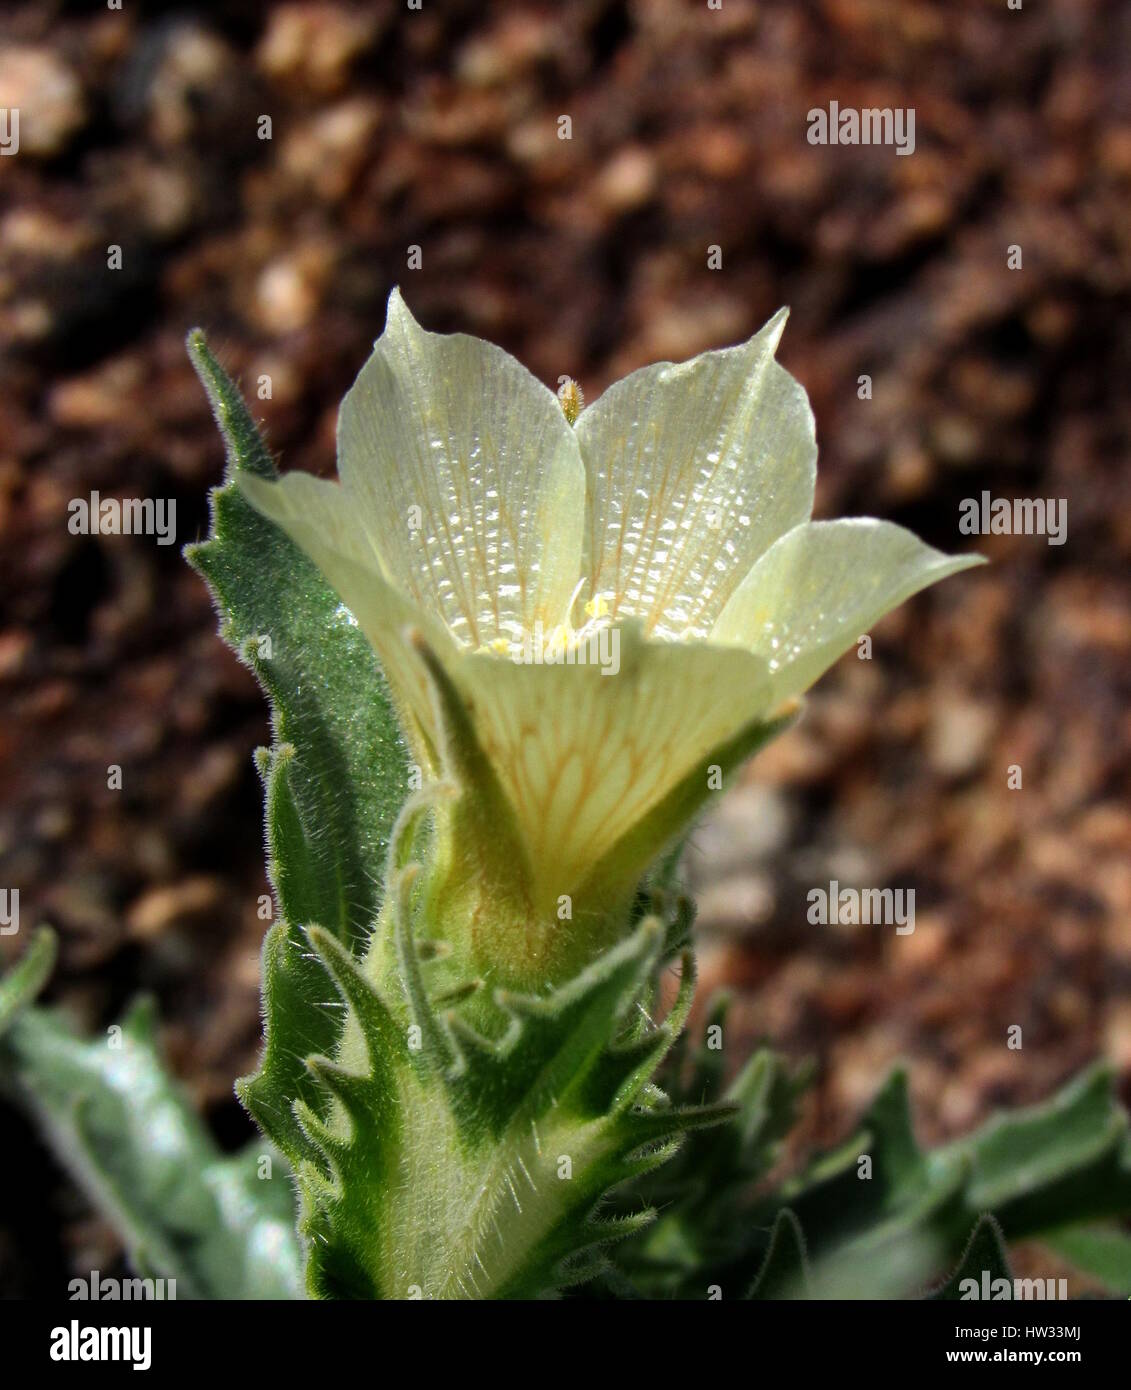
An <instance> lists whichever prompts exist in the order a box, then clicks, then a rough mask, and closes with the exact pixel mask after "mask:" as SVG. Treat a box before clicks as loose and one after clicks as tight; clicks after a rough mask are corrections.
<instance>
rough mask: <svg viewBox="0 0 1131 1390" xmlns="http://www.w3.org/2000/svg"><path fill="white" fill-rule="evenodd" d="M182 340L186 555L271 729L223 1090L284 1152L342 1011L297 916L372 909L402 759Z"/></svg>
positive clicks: (240, 405)
mask: <svg viewBox="0 0 1131 1390" xmlns="http://www.w3.org/2000/svg"><path fill="white" fill-rule="evenodd" d="M188 351H189V356H190V357H191V359H192V362H193V366H194V367H195V368H196V371H197V374H198V375H199V377H200V379H201V381H202V383H203V384H204V388H205V390H206V391H207V393H208V397H209V400H210V401H211V403H212V406H213V410H214V412H215V415H216V421H217V423H218V425H219V426H220V430H221V432H222V434H223V436H224V439H225V442H226V445H227V450H228V467H227V475H226V480H225V484H224V486H223V487H221V488H218V489H216V490H215V491H214V492H213V494H212V527H211V532H210V535H209V538H208V540H207V541H205V542H204V543H202V544H200V545H196V546H190V547H189V548H188V549H187V551H186V554H187V557H188V559H189V561H190V563H191V564H192V565H193V566H194V567H195V568H196V569H197V570H199V571H200V573H201V574H202V575H203V576H204V577H205V579H206V580H207V581H208V584H209V586H210V588H211V590H212V593H213V596H214V598H215V600H216V604H217V608H218V609H219V612H220V618H221V630H222V632H223V634H224V637H225V638H226V640H227V641H228V642H229V643H230V644H231V645H232V647H233V648H234V649H235V650H236V652H237V654H238V655H239V656H240V658H241V659H242V660H243V661H244V662H245V663H246V664H248V665H249V666H251V668H252V670H253V671H254V672H255V674H256V676H257V677H258V679H259V681H260V683H261V685H262V686H263V688H264V690H265V692H266V693H267V695H268V698H269V700H270V703H271V714H272V728H273V747H272V749H271V750H270V751H269V752H268V751H266V750H261V751H260V754H259V755H258V759H257V761H258V765H259V767H260V771H261V773H262V774H263V778H264V784H265V802H266V826H267V845H268V872H269V874H270V878H271V882H272V885H273V887H274V889H275V895H276V898H277V900H278V904H279V909H280V913H281V916H282V921H280V922H278V923H276V924H275V925H274V926H273V927H272V928H271V930H270V931H269V932H268V934H267V939H266V941H265V942H264V948H263V996H264V1015H265V1027H266V1035H267V1037H266V1046H265V1050H264V1054H263V1057H262V1058H261V1064H260V1069H259V1071H258V1072H257V1073H256V1075H255V1076H253V1077H248V1078H245V1079H244V1080H243V1081H242V1082H241V1083H240V1084H239V1086H238V1092H239V1095H240V1097H241V1099H242V1100H243V1102H244V1104H245V1105H246V1106H247V1108H248V1109H249V1110H250V1112H251V1114H252V1115H253V1116H254V1117H255V1119H256V1121H257V1122H258V1123H259V1124H260V1126H261V1127H262V1128H263V1129H264V1130H265V1131H266V1132H267V1133H268V1134H269V1135H270V1136H271V1138H272V1139H274V1141H275V1142H276V1143H277V1144H278V1145H279V1146H280V1148H282V1149H283V1150H284V1152H285V1153H287V1154H288V1156H289V1157H290V1158H291V1160H292V1161H293V1162H296V1163H297V1162H298V1161H300V1160H302V1159H304V1158H307V1159H308V1158H310V1156H311V1149H310V1145H309V1142H308V1141H307V1140H306V1139H305V1137H304V1136H303V1133H302V1130H301V1127H300V1126H299V1124H298V1122H297V1120H296V1119H295V1116H294V1112H293V1105H294V1103H295V1101H296V1100H298V1101H303V1102H305V1103H306V1104H308V1105H313V1104H315V1103H316V1102H317V1100H318V1098H319V1096H320V1095H321V1092H320V1089H319V1088H318V1087H317V1085H316V1083H315V1082H314V1080H313V1078H312V1077H311V1076H310V1074H309V1072H308V1071H307V1069H306V1067H305V1064H304V1059H305V1058H306V1057H307V1056H309V1055H311V1054H313V1053H330V1052H331V1051H332V1050H333V1047H334V1044H335V1042H336V1040H337V1038H338V1037H339V1035H340V1032H341V1028H342V1018H343V1013H342V1009H341V1006H340V1005H339V1004H337V1003H336V1002H335V995H334V990H333V987H332V985H331V983H330V981H329V978H328V977H327V975H326V972H325V970H324V968H323V967H322V965H321V964H320V963H319V961H318V960H317V958H316V956H315V955H314V953H313V952H312V951H311V949H310V946H309V944H308V943H307V941H306V938H305V936H304V934H303V930H302V929H303V928H305V927H308V926H311V925H315V924H317V925H318V926H320V927H322V928H323V929H324V930H326V931H328V932H331V933H332V934H333V935H334V936H335V937H337V938H338V939H339V940H340V941H342V942H344V943H345V944H347V945H348V946H349V947H350V948H351V949H358V948H359V947H360V946H361V944H362V943H363V942H364V941H365V939H366V938H367V936H368V933H369V931H370V929H371V928H372V925H373V924H374V922H375V921H376V920H377V917H378V913H379V911H380V907H381V884H380V879H379V873H380V869H381V868H382V867H383V865H384V863H385V858H386V854H387V850H388V844H389V837H390V834H391V831H392V827H393V823H394V821H395V820H396V816H397V814H398V812H399V810H400V807H401V805H402V803H403V801H404V799H405V797H406V794H407V790H408V761H407V754H406V750H405V745H404V742H403V740H402V737H401V734H400V730H399V728H398V725H397V720H396V716H395V713H394V710H393V708H392V705H391V702H390V699H389V695H388V689H387V686H386V683H385V680H384V677H383V676H382V673H381V670H380V666H379V664H378V661H377V658H376V657H375V656H374V654H373V650H372V648H371V647H370V645H369V643H368V642H367V641H366V639H365V637H364V636H363V635H362V634H361V632H360V630H359V629H358V627H357V626H356V623H355V621H354V619H353V617H352V615H351V614H350V613H349V612H348V611H347V610H346V609H345V607H344V606H343V605H342V603H341V602H340V600H339V599H338V596H337V594H336V593H335V592H334V591H333V590H332V589H331V588H330V587H329V585H328V584H327V583H326V581H325V580H324V579H323V578H322V576H321V574H320V573H319V571H318V570H317V569H316V568H315V566H314V565H313V564H312V563H311V562H310V561H309V560H308V559H307V558H306V556H305V555H304V554H303V553H302V551H301V550H299V549H298V548H297V547H296V546H295V545H294V544H293V542H292V541H290V540H289V539H288V538H287V536H286V535H285V534H284V532H282V531H281V530H280V529H279V528H278V527H277V526H274V525H272V523H271V522H269V521H267V520H266V519H265V518H263V517H261V516H260V515H259V514H258V513H257V512H256V511H255V509H254V508H253V507H251V506H250V505H249V504H248V503H247V501H246V500H245V499H244V497H243V495H242V494H241V492H240V490H239V488H238V487H237V486H236V484H235V481H234V480H235V477H236V474H237V473H238V472H239V471H241V470H242V471H244V472H246V473H250V474H253V475H256V476H258V477H261V478H274V477H275V468H274V465H273V463H272V461H271V457H270V454H269V452H268V450H267V447H266V445H265V444H264V442H263V439H262V437H261V436H260V434H259V432H258V430H257V429H256V427H255V424H254V422H253V420H252V419H251V416H250V415H249V413H248V411H247V408H246V406H245V405H244V402H243V400H242V399H241V397H240V394H239V392H238V390H237V389H236V387H235V386H234V384H233V383H232V381H231V380H230V379H229V378H228V376H227V375H226V374H225V373H224V371H223V370H222V368H221V367H220V366H219V364H218V363H217V362H216V359H215V358H214V357H213V356H212V354H211V352H210V351H209V349H208V347H207V345H206V344H205V341H204V337H203V335H202V334H201V333H200V332H199V331H198V330H197V331H194V332H193V333H190V334H189V338H188ZM264 639H269V645H268V642H267V641H265V640H264Z"/></svg>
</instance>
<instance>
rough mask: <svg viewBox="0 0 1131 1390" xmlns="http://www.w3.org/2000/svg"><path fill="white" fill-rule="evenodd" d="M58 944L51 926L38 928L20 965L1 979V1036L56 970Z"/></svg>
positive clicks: (33, 933)
mask: <svg viewBox="0 0 1131 1390" xmlns="http://www.w3.org/2000/svg"><path fill="white" fill-rule="evenodd" d="M57 951H58V942H57V941H56V938H55V933H54V932H53V931H52V930H51V928H50V927H37V928H36V929H35V931H34V932H32V936H31V945H30V946H29V947H28V948H27V950H26V951H25V952H24V954H23V956H22V957H21V958H20V960H19V962H18V963H17V964H16V965H14V966H13V967H12V968H11V970H9V971H8V973H7V974H6V975H5V976H4V977H3V978H2V979H0V1036H3V1034H4V1033H6V1032H7V1030H8V1029H9V1028H10V1027H11V1025H12V1024H13V1023H14V1022H15V1020H16V1018H17V1017H18V1016H19V1014H20V1012H21V1011H22V1010H23V1009H26V1008H27V1006H28V1005H29V1004H30V1003H31V1002H32V1000H33V999H35V997H36V995H37V994H38V993H39V991H40V990H41V989H42V988H43V986H44V985H45V984H46V983H47V978H48V976H49V975H50V974H51V971H52V970H53V969H54V967H55V956H56V953H57Z"/></svg>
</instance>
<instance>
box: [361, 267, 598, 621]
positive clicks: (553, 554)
mask: <svg viewBox="0 0 1131 1390" xmlns="http://www.w3.org/2000/svg"><path fill="white" fill-rule="evenodd" d="M338 471H339V473H340V475H341V479H342V482H343V484H344V486H345V488H346V490H347V492H348V493H349V494H350V497H351V501H352V502H353V504H354V506H355V507H356V508H357V509H358V512H359V514H360V518H361V520H362V522H363V524H364V526H365V529H366V530H367V532H368V534H369V536H370V539H371V541H372V544H373V546H374V548H375V550H376V551H377V552H378V553H379V554H380V557H381V564H382V568H383V570H384V572H385V575H386V577H387V578H388V579H389V581H390V582H391V583H393V584H395V585H396V586H397V587H399V588H401V589H403V590H404V592H405V593H406V594H407V595H408V596H409V597H411V598H412V600H413V601H414V602H415V603H416V604H418V605H419V606H420V607H421V608H422V609H424V610H425V611H427V612H431V613H433V614H435V615H436V617H438V618H441V619H442V620H443V622H444V623H445V624H446V625H447V627H448V628H449V630H450V631H451V632H452V633H453V634H454V636H455V637H456V638H457V639H458V640H459V641H461V642H463V643H466V644H468V645H470V646H472V647H480V646H484V645H486V644H488V643H491V642H493V641H495V640H497V639H500V638H502V639H509V640H512V641H513V640H515V639H517V638H520V637H521V635H522V633H523V632H524V631H529V630H530V629H532V628H533V626H534V623H535V622H536V621H538V620H541V621H542V623H543V624H544V625H545V626H546V627H547V628H552V627H554V626H556V625H557V624H559V623H561V622H563V621H564V620H565V618H566V609H567V607H568V604H569V600H570V596H571V594H572V592H573V589H574V586H575V585H576V583H577V578H578V573H579V568H580V555H581V534H582V526H583V521H584V496H585V475H584V470H583V468H582V465H581V459H580V455H579V453H578V449H577V441H576V439H575V437H574V433H573V430H572V429H571V427H570V425H569V423H568V422H567V420H566V418H565V416H564V415H563V413H562V409H561V406H560V405H559V404H558V401H557V399H556V398H555V396H554V394H553V392H551V391H549V390H548V389H547V388H546V387H545V386H543V385H542V384H541V383H540V382H539V381H537V380H536V379H535V378H534V377H533V376H531V374H530V373H529V372H528V371H527V370H526V368H525V367H523V366H522V365H521V364H520V363H518V362H516V361H515V359H514V358H513V357H511V356H510V355H509V354H507V353H505V352H503V351H502V349H501V348H497V347H495V346H494V345H493V344H491V343H486V342H483V341H482V340H480V339H479V338H472V337H469V336H467V335H466V334H463V333H455V334H450V335H445V334H438V333H428V332H425V330H424V329H422V328H421V327H420V325H419V324H418V323H417V322H416V321H415V319H414V318H413V317H412V315H411V314H410V313H409V311H408V309H407V307H406V306H405V303H404V301H403V300H402V299H401V297H400V294H399V292H398V291H396V290H394V291H393V293H392V295H390V297H389V311H388V319H387V321H386V324H385V331H384V333H383V334H382V335H381V337H380V338H379V339H378V340H377V343H376V345H375V347H374V350H373V354H372V356H371V357H370V358H369V361H368V362H367V363H366V364H365V366H364V367H363V368H362V370H361V373H360V375H359V376H358V378H357V381H356V382H355V383H354V385H353V387H352V388H351V389H350V391H349V393H348V394H347V395H346V398H345V400H344V401H343V402H342V408H341V413H340V415H339V417H338Z"/></svg>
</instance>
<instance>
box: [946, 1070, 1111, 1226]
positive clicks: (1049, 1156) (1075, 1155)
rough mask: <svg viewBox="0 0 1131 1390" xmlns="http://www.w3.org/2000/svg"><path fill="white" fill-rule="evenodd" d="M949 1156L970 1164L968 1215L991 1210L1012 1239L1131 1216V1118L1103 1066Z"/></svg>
mask: <svg viewBox="0 0 1131 1390" xmlns="http://www.w3.org/2000/svg"><path fill="white" fill-rule="evenodd" d="M943 1153H944V1154H947V1155H963V1156H965V1157H967V1158H968V1160H969V1162H970V1165H971V1172H970V1183H969V1187H968V1189H967V1194H966V1206H967V1209H968V1210H969V1211H971V1212H973V1213H975V1214H977V1213H978V1212H981V1211H987V1210H992V1211H993V1212H994V1214H995V1216H996V1217H997V1218H998V1220H999V1221H1000V1222H1001V1225H1002V1228H1003V1229H1004V1231H1005V1233H1006V1235H1007V1237H1008V1238H1009V1239H1010V1240H1019V1239H1023V1238H1025V1237H1027V1236H1032V1235H1039V1234H1040V1233H1041V1232H1043V1231H1047V1230H1049V1229H1052V1228H1055V1227H1059V1226H1064V1225H1069V1224H1073V1225H1074V1224H1076V1223H1078V1222H1084V1221H1092V1220H1102V1219H1103V1218H1105V1217H1109V1216H1111V1215H1114V1214H1118V1213H1121V1212H1127V1211H1131V1142H1129V1139H1128V1119H1127V1114H1126V1112H1125V1111H1124V1110H1123V1109H1122V1108H1121V1107H1120V1106H1119V1104H1118V1103H1117V1101H1116V1097H1115V1079H1114V1076H1113V1073H1112V1070H1111V1068H1110V1066H1108V1065H1106V1064H1103V1063H1100V1064H1097V1065H1094V1066H1092V1067H1089V1068H1088V1069H1087V1070H1086V1071H1084V1072H1082V1073H1081V1074H1080V1076H1078V1077H1076V1078H1075V1079H1074V1080H1073V1081H1071V1082H1069V1084H1068V1085H1067V1086H1065V1087H1064V1088H1063V1089H1062V1090H1060V1091H1058V1092H1057V1093H1056V1095H1054V1096H1053V1097H1052V1098H1051V1099H1050V1100H1048V1101H1046V1102H1045V1103H1043V1104H1041V1105H1035V1106H1031V1107H1029V1108H1027V1109H1024V1110H1018V1111H1015V1112H1014V1113H1013V1114H1006V1115H1001V1116H999V1117H997V1118H995V1119H994V1120H991V1121H990V1122H989V1124H987V1125H985V1126H984V1127H983V1128H982V1129H980V1130H978V1131H976V1132H975V1133H974V1134H973V1135H971V1136H970V1137H969V1138H967V1139H961V1140H958V1141H957V1142H956V1143H954V1144H952V1145H948V1146H947V1148H946V1149H945V1150H944V1151H943Z"/></svg>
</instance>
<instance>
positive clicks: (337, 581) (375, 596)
mask: <svg viewBox="0 0 1131 1390" xmlns="http://www.w3.org/2000/svg"><path fill="white" fill-rule="evenodd" d="M235 478H236V482H237V483H238V484H239V486H240V490H241V491H242V492H243V494H244V496H245V497H246V498H247V499H248V501H249V502H250V503H251V504H252V506H253V507H255V509H256V510H257V511H259V512H262V514H263V515H264V516H266V517H267V518H268V519H269V520H271V521H273V522H274V523H275V524H276V525H277V526H280V527H281V528H282V529H283V530H284V531H285V532H286V533H287V535H288V536H290V538H291V540H293V541H294V543H295V544H296V545H297V546H298V547H299V548H300V549H301V550H303V551H304V552H305V553H306V554H307V555H308V556H309V557H310V559H311V560H313V562H314V563H315V564H316V565H317V566H318V568H319V569H320V570H321V571H322V573H323V575H325V577H326V579H327V580H328V582H329V583H330V584H331V585H332V586H333V587H334V589H336V590H337V593H338V597H339V598H340V599H341V600H342V603H343V604H344V605H345V608H346V609H347V610H348V612H349V614H352V616H353V617H354V618H355V619H356V621H357V623H358V624H359V626H360V627H361V630H362V631H363V632H364V633H365V635H366V637H367V638H368V639H369V642H370V643H371V644H372V646H373V648H374V650H375V651H376V653H377V655H378V656H379V657H380V659H381V663H382V666H383V667H384V671H385V676H386V679H387V680H388V682H389V685H390V687H391V689H392V691H393V695H394V697H395V698H396V700H397V702H398V704H399V705H400V707H401V709H402V710H403V711H405V712H406V713H407V714H409V715H410V716H411V718H412V721H413V722H410V723H409V726H408V728H409V732H414V731H415V732H419V733H420V734H421V735H422V736H423V739H424V745H423V750H422V751H423V752H424V753H425V754H426V755H427V757H428V760H429V761H430V762H432V763H435V761H436V757H435V746H436V730H435V717H434V710H433V705H432V694H431V690H430V688H429V685H428V681H427V678H426V676H425V674H424V672H423V671H422V669H421V667H420V663H419V661H418V660H417V659H416V656H415V654H414V653H413V651H412V649H411V648H410V647H409V646H408V644H407V643H406V641H405V630H406V629H407V628H410V627H418V628H421V629H422V630H423V631H424V632H425V633H426V635H427V638H428V640H429V642H430V643H431V644H432V645H433V647H434V648H435V649H436V650H437V651H439V652H441V653H444V652H448V653H451V654H454V650H455V649H454V646H453V644H452V642H451V639H450V638H449V637H448V635H447V633H446V632H445V631H444V629H443V627H442V625H441V624H440V623H438V622H436V620H435V619H434V618H432V617H431V616H430V615H428V614H425V613H422V612H420V611H419V609H417V608H416V607H415V605H414V604H412V603H411V602H409V600H408V599H406V598H405V596H404V595H403V594H401V593H399V592H398V591H397V590H396V589H394V588H393V587H392V586H391V585H390V584H388V583H387V582H386V581H385V579H384V577H383V576H382V574H381V570H380V568H379V565H378V561H377V557H376V555H375V554H374V551H373V547H372V545H371V543H370V541H369V539H368V538H367V536H366V534H365V532H364V531H363V529H362V527H361V525H360V521H359V518H358V514H357V510H356V508H355V507H354V506H353V505H352V504H351V501H350V498H349V496H348V495H347V493H346V492H345V490H344V489H343V488H342V487H340V486H339V485H338V484H337V483H331V482H326V481H325V480H324V479H321V478H314V477H312V476H311V475H310V474H309V473H288V474H286V475H285V476H284V477H282V478H280V479H279V481H278V482H268V481H266V480H265V479H263V478H258V477H255V476H254V475H252V474H250V473H246V472H237V473H236V475H235ZM414 725H415V729H414Z"/></svg>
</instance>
